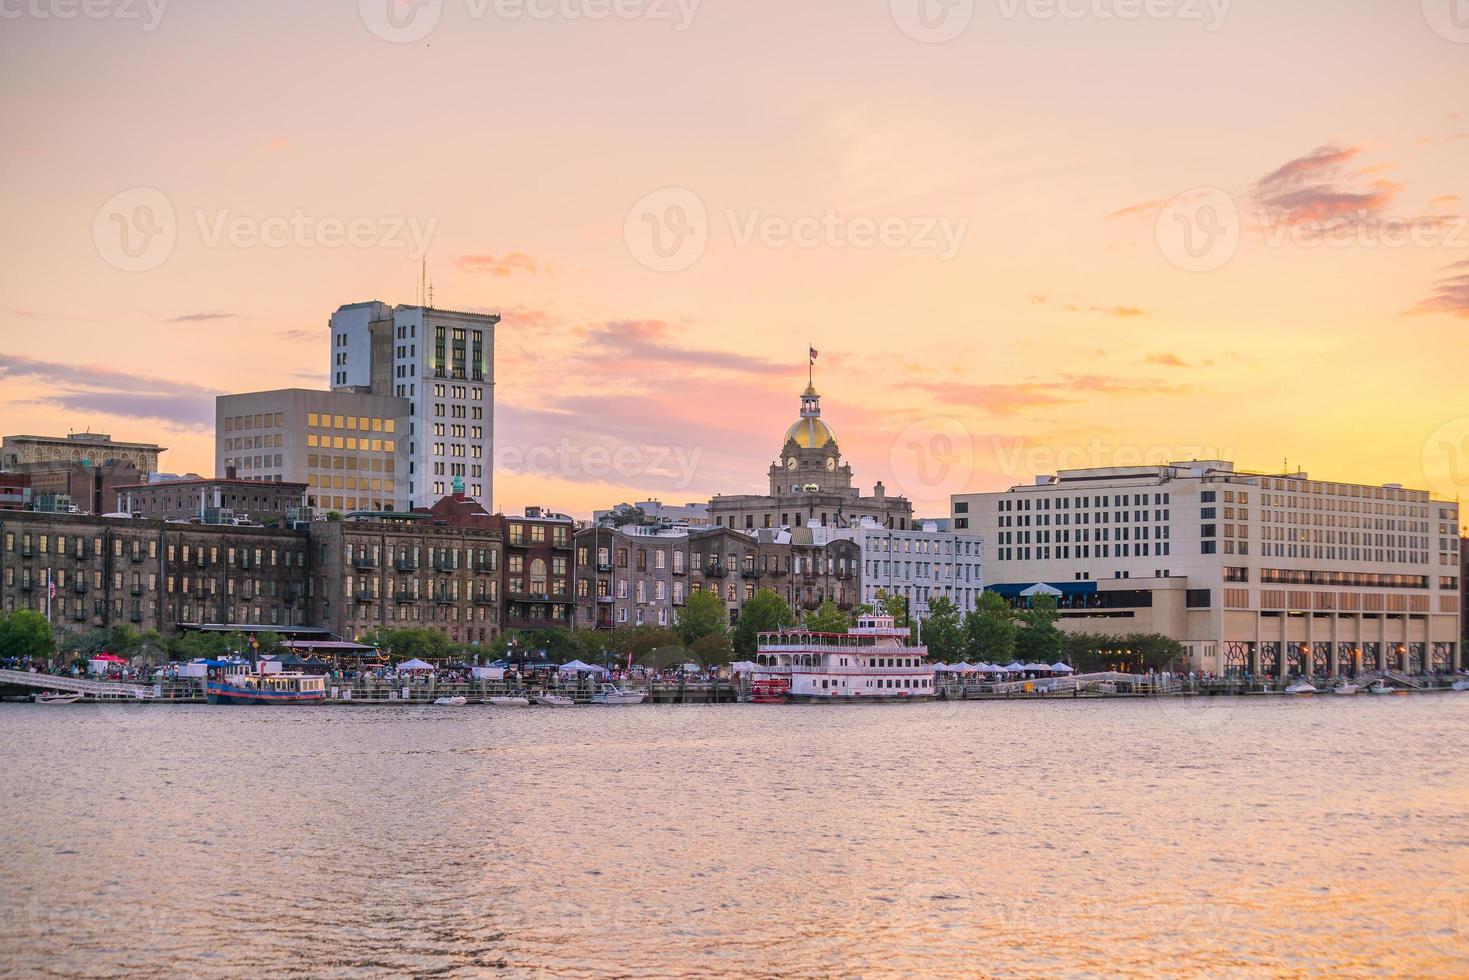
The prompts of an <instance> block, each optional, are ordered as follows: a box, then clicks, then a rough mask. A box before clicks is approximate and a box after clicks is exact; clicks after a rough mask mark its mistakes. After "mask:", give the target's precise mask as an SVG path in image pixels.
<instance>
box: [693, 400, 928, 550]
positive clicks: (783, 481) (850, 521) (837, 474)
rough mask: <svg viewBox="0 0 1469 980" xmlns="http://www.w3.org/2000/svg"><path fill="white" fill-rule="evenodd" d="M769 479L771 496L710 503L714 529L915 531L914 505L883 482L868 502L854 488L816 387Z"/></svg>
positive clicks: (736, 497)
mask: <svg viewBox="0 0 1469 980" xmlns="http://www.w3.org/2000/svg"><path fill="white" fill-rule="evenodd" d="M768 477H769V481H770V492H769V493H768V494H765V495H763V496H756V495H727V496H718V497H715V498H714V499H713V500H711V501H709V517H710V519H711V520H712V521H713V523H715V524H716V525H719V526H721V527H728V528H734V529H736V530H746V531H753V530H758V529H762V528H779V527H807V526H810V525H813V524H819V525H822V526H824V527H851V526H855V525H857V524H860V523H861V522H862V521H863V520H870V521H874V522H876V523H877V524H880V525H882V526H883V527H893V528H900V529H905V528H908V527H910V526H912V522H913V505H912V504H911V503H910V502H909V501H908V499H907V498H906V497H889V496H888V495H887V491H886V489H885V488H884V487H883V485H882V483H880V482H879V483H878V484H877V485H876V487H875V488H874V489H873V493H872V496H870V497H864V496H862V492H861V490H860V489H858V488H857V487H855V486H853V485H852V467H851V464H849V463H844V462H842V453H841V450H840V449H839V448H838V447H837V437H836V433H835V432H834V431H833V430H832V428H831V426H829V425H827V424H826V422H825V421H823V420H822V418H821V396H820V395H819V394H817V393H816V387H815V384H814V383H813V384H810V385H808V386H807V388H806V390H805V391H804V392H802V394H801V412H800V417H799V418H797V419H796V421H795V422H794V423H793V424H792V425H791V426H790V427H789V428H788V429H786V432H785V441H784V443H783V444H782V446H781V451H780V460H779V461H778V462H775V463H772V464H771V466H770V471H769V473H768Z"/></svg>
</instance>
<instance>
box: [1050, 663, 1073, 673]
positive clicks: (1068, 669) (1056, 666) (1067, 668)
mask: <svg viewBox="0 0 1469 980" xmlns="http://www.w3.org/2000/svg"><path fill="white" fill-rule="evenodd" d="M1051 670H1052V671H1053V672H1054V673H1057V674H1074V673H1076V668H1075V667H1073V666H1071V665H1070V664H1063V663H1062V662H1061V661H1059V660H1058V661H1056V662H1055V663H1053V664H1051Z"/></svg>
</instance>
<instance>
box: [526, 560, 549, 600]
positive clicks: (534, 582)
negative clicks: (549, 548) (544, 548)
mask: <svg viewBox="0 0 1469 980" xmlns="http://www.w3.org/2000/svg"><path fill="white" fill-rule="evenodd" d="M530 590H531V592H533V593H534V594H536V595H545V594H546V593H547V591H548V590H547V588H546V560H545V559H544V558H536V559H534V560H532V561H531V563H530Z"/></svg>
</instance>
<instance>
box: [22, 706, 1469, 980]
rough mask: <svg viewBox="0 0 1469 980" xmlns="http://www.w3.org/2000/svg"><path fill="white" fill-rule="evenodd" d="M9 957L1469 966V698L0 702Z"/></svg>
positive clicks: (1435, 971) (80, 970)
mask: <svg viewBox="0 0 1469 980" xmlns="http://www.w3.org/2000/svg"><path fill="white" fill-rule="evenodd" d="M0 738H3V743H0V744H3V746H4V758H5V767H4V768H5V778H4V780H3V785H0V973H4V974H11V975H21V976H39V975H66V976H72V975H83V976H89V977H108V976H177V975H180V974H185V975H190V976H204V977H223V976H291V975H294V976H302V977H365V976H396V975H409V974H411V975H419V976H450V977H452V976H495V975H504V976H519V975H561V976H602V975H607V974H614V975H620V976H670V975H674V976H721V975H729V974H747V975H761V976H790V977H804V976H832V975H860V976H897V975H912V974H915V973H925V974H934V975H954V976H961V975H962V976H972V975H1006V976H1032V975H1045V976H1054V975H1094V976H1101V975H1118V974H1121V975H1131V976H1178V975H1180V974H1191V973H1207V974H1214V975H1230V976H1234V975H1241V974H1268V975H1282V974H1290V975H1297V974H1306V973H1312V974H1315V973H1328V972H1329V973H1337V974H1344V975H1358V976H1367V975H1374V976H1385V975H1403V976H1425V975H1442V976H1454V975H1458V976H1462V975H1464V974H1466V973H1469V774H1466V768H1465V766H1464V764H1463V762H1462V759H1463V755H1464V750H1465V746H1466V745H1469V695H1462V696H1459V695H1434V696H1428V695H1424V696H1412V697H1408V696H1401V697H1387V698H1383V697H1368V696H1358V697H1356V698H1341V697H1316V698H1309V699H1302V700H1288V699H1280V698H1277V699H1268V700H1267V699H1238V698H1235V699H1199V700H1197V701H1194V702H1185V701H1178V700H1173V701H1122V700H1117V701H1081V702H1065V701H1063V702H1049V703H1038V702H966V703H948V704H944V703H934V704H923V705H841V706H790V707H785V706H780V707H775V706H756V705H748V706H746V705H727V706H686V707H646V706H644V707H634V708H606V707H579V708H575V709H565V710H553V709H528V710H527V709H519V710H517V709H508V708H507V709H497V708H482V707H470V708H458V709H452V708H411V707H401V708H389V707H384V708H373V707H357V708H341V707H322V708H299V709H297V708H229V707H218V708H216V707H205V706H197V707H133V706H89V705H78V706H73V707H40V706H29V705H19V704H7V705H0Z"/></svg>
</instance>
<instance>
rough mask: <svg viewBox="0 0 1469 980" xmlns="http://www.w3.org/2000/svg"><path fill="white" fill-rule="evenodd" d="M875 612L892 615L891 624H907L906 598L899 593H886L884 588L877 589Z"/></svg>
mask: <svg viewBox="0 0 1469 980" xmlns="http://www.w3.org/2000/svg"><path fill="white" fill-rule="evenodd" d="M877 612H879V613H881V614H882V615H884V616H891V617H893V625H895V626H907V625H909V623H908V600H907V599H904V598H903V597H902V596H900V595H888V594H887V591H886V590H884V589H878V590H877Z"/></svg>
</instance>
